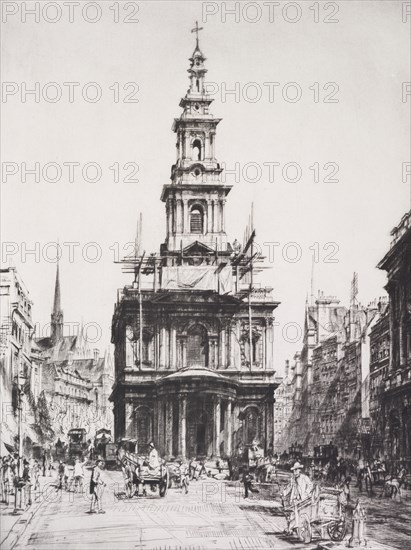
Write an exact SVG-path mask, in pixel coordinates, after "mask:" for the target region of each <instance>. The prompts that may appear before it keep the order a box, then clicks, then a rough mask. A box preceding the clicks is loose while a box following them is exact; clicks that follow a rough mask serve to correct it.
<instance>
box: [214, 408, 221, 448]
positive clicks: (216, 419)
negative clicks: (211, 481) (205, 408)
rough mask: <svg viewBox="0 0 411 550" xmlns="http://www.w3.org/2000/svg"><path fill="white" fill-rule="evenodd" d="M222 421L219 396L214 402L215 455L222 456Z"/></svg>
mask: <svg viewBox="0 0 411 550" xmlns="http://www.w3.org/2000/svg"><path fill="white" fill-rule="evenodd" d="M220 421H221V398H220V397H217V398H216V401H215V404H214V455H215V456H220V443H221V438H220Z"/></svg>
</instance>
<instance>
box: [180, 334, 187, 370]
mask: <svg viewBox="0 0 411 550" xmlns="http://www.w3.org/2000/svg"><path fill="white" fill-rule="evenodd" d="M181 345H182V348H183V357H182V359H183V364H182V365H181V368H182V369H185V368H186V367H188V365H187V340H186V338H183V339H182V341H181Z"/></svg>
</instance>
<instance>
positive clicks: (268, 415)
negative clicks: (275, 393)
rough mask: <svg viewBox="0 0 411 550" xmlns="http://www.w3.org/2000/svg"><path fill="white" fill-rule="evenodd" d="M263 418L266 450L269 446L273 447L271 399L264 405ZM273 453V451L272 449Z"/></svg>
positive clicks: (272, 407) (272, 405) (272, 408)
mask: <svg viewBox="0 0 411 550" xmlns="http://www.w3.org/2000/svg"><path fill="white" fill-rule="evenodd" d="M265 406H266V410H265V417H266V426H267V436H266V442H265V444H266V448H267V449H268V448H269V447H270V446H271V447H272V448H273V447H274V399H273V398H271V399H270V400H269V401H267V403H266V405H265ZM274 451H275V449H274Z"/></svg>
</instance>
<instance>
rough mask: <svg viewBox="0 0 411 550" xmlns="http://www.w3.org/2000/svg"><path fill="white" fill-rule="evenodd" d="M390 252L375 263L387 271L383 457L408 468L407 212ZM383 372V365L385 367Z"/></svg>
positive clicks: (410, 292)
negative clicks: (387, 358)
mask: <svg viewBox="0 0 411 550" xmlns="http://www.w3.org/2000/svg"><path fill="white" fill-rule="evenodd" d="M391 236H392V242H391V247H390V250H389V251H388V252H387V254H386V255H385V256H384V258H383V259H382V260H381V262H380V263H379V264H378V267H379V268H380V269H383V270H385V271H386V272H387V278H388V282H387V285H386V287H385V288H386V289H387V292H388V295H389V343H390V353H389V365H388V372H387V373H386V376H385V378H384V382H385V388H384V391H383V392H382V394H381V403H382V408H383V417H384V425H383V432H382V437H383V440H384V454H385V456H386V457H387V458H389V459H391V460H393V461H401V460H402V461H407V462H408V467H410V466H411V211H410V212H408V213H407V214H405V215H404V216H403V218H402V219H401V221H400V223H399V224H398V226H397V227H395V228H394V229H393V230H392V231H391ZM385 368H386V369H387V366H386V365H385Z"/></svg>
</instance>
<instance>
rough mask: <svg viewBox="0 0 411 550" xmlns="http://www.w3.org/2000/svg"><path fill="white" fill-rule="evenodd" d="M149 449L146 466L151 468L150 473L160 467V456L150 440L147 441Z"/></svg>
mask: <svg viewBox="0 0 411 550" xmlns="http://www.w3.org/2000/svg"><path fill="white" fill-rule="evenodd" d="M149 449H150V452H149V455H148V467H149V469H150V470H151V473H154V472H156V470H158V469H159V468H160V457H159V455H158V451H157V449H156V448H155V445H154V443H153V442H152V441H150V443H149Z"/></svg>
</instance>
